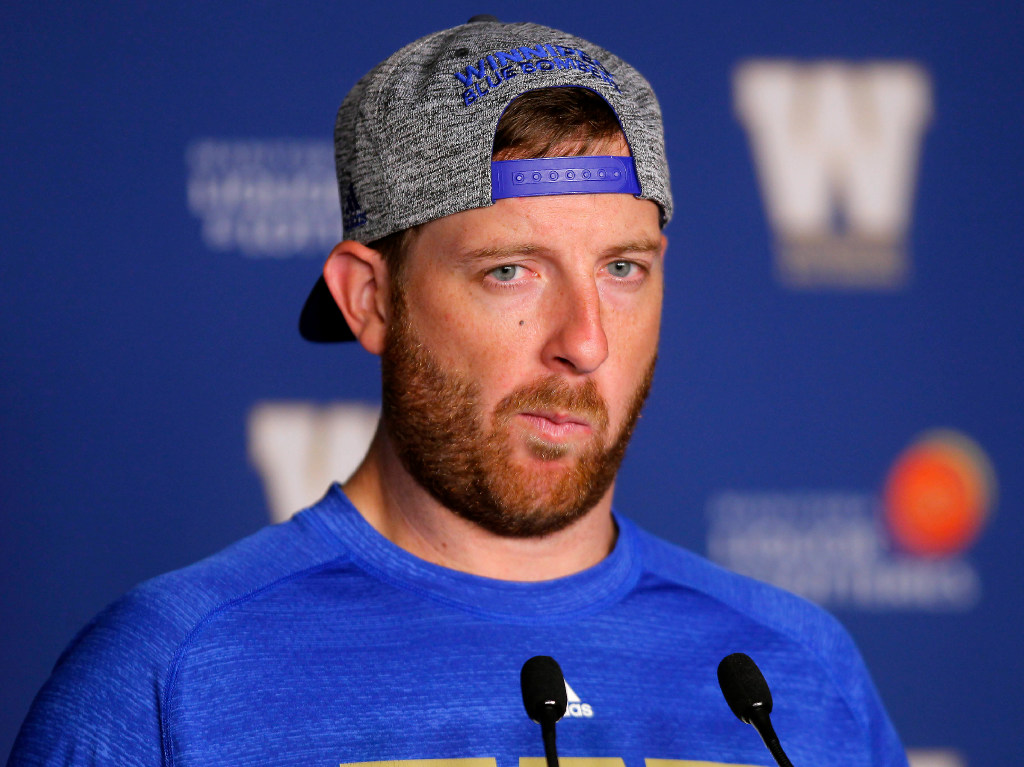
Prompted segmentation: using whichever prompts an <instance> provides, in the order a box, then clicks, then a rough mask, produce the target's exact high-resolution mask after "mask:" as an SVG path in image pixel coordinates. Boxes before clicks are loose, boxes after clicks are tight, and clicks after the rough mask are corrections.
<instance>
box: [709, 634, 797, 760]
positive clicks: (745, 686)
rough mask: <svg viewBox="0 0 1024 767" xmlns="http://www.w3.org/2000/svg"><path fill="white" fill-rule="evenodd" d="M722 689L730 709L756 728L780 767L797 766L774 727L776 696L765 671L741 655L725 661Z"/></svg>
mask: <svg viewBox="0 0 1024 767" xmlns="http://www.w3.org/2000/svg"><path fill="white" fill-rule="evenodd" d="M718 686H719V687H721V688H722V695H724V696H725V702H726V703H728V704H729V708H731V709H732V712H733V713H734V714H736V716H737V717H738V718H739V720H740V721H741V722H745V723H746V724H749V725H753V727H754V729H755V730H757V734H758V735H760V736H761V740H763V741H764V744H765V745H766V746H767V747H768V751H769V752H770V753H771V755H772V758H773V759H775V761H776V763H777V764H778V765H779V767H793V763H792V762H791V761H789V757H787V756H786V752H785V751H783V750H782V746H781V745H780V744H779V738H778V736H776V734H775V730H774V729H773V728H772V722H771V719H770V718H769V716H768V715H769V714H771V712H772V694H771V691H769V689H768V683H767V682H766V681H765V680H764V675H762V674H761V669H759V668H758V667H757V664H756V663H754V661H752V660H751V659H750V656H749V655H744V654H743V653H741V652H736V653H733V654H732V655H727V656H726V657H724V658H722V662H721V663H719V664H718Z"/></svg>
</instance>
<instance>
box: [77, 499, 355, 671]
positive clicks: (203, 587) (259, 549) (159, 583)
mask: <svg viewBox="0 0 1024 767" xmlns="http://www.w3.org/2000/svg"><path fill="white" fill-rule="evenodd" d="M329 505H330V494H329V495H328V497H327V498H325V499H323V500H321V501H320V502H319V503H317V504H316V505H314V506H312V507H310V508H309V509H306V510H304V511H302V512H300V513H298V514H296V515H295V516H294V517H292V518H291V519H289V520H287V521H286V522H282V523H279V524H275V525H269V526H266V527H264V528H262V529H260V530H258V531H256V532H255V533H253V534H252V535H249V536H247V537H245V538H242V539H241V540H238V541H236V542H234V543H232V544H231V545H229V546H227V547H226V548H224V549H222V550H220V551H218V552H217V553H215V554H213V555H211V556H209V557H206V558H205V559H202V560H200V561H198V562H195V563H193V564H191V565H188V566H186V567H183V568H181V569H178V570H173V571H170V572H167V573H164V574H162V575H158V576H156V577H154V578H151V579H149V580H147V581H144V582H142V583H141V584H139V585H138V586H136V587H135V588H133V589H132V590H131V591H129V592H128V593H126V594H125V595H124V596H122V597H121V598H120V599H118V600H117V601H115V602H114V603H113V604H111V605H110V606H109V607H107V608H106V609H105V610H104V611H103V612H102V613H100V615H99V616H97V618H96V619H94V620H93V621H92V622H91V623H90V624H89V625H88V626H86V628H85V629H84V630H83V632H82V633H81V635H87V634H88V633H90V632H91V631H93V630H95V628H96V627H97V626H107V627H110V626H117V625H130V626H136V627H146V628H149V629H153V630H154V631H153V633H152V634H151V636H153V637H157V636H159V637H163V638H164V642H165V643H166V644H167V647H165V648H164V650H165V651H167V650H170V649H171V648H172V647H173V646H175V645H176V644H177V643H179V642H181V641H182V640H183V639H184V638H185V636H186V635H187V634H188V632H190V631H191V630H193V629H195V628H196V627H197V626H198V625H199V624H201V623H202V622H203V621H204V620H207V619H208V618H209V617H210V616H211V615H213V614H215V613H217V612H218V611H221V610H224V609H228V608H230V607H231V606H232V605H235V604H239V603H241V602H244V601H245V600H247V599H250V598H252V597H254V596H256V595H258V594H262V593H266V592H267V591H269V590H272V589H274V588H275V587H277V586H279V585H281V584H284V583H287V582H291V581H294V580H296V579H300V578H302V577H303V576H304V575H307V574H310V573H313V572H316V571H317V570H319V569H322V568H323V567H325V566H328V565H330V564H332V563H335V562H338V561H339V560H343V559H345V558H346V556H347V553H346V551H345V549H344V547H342V546H340V545H339V542H338V541H337V540H336V539H333V538H332V537H331V536H330V535H329V534H327V533H326V532H325V530H324V528H323V526H322V525H321V524H319V522H318V516H320V515H322V514H323V513H325V509H324V507H325V506H329ZM81 635H80V636H81Z"/></svg>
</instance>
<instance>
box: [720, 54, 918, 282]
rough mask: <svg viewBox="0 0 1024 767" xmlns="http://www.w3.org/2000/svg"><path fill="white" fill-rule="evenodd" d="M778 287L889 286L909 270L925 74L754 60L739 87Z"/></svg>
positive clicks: (905, 68)
mask: <svg viewBox="0 0 1024 767" xmlns="http://www.w3.org/2000/svg"><path fill="white" fill-rule="evenodd" d="M733 95H734V101H735V108H736V112H737V115H738V117H739V119H740V121H741V122H742V123H743V125H744V127H745V128H746V129H747V133H748V135H749V137H750V144H751V148H752V152H753V155H754V160H755V162H756V164H757V169H758V175H759V178H760V183H761V189H762V193H763V195H764V200H765V206H766V208H767V211H768V217H769V220H770V221H771V224H772V227H773V228H774V230H775V235H776V240H777V246H778V260H777V266H778V271H779V276H780V278H781V279H782V280H783V281H784V282H786V283H788V284H791V285H794V286H803V287H826V286H831V287H873V288H894V287H899V286H900V285H902V284H903V282H904V281H905V279H906V275H907V271H908V268H909V267H908V263H907V262H908V258H907V254H906V235H907V230H908V228H909V225H910V219H911V208H912V204H913V194H914V180H915V176H916V173H917V164H918V156H919V154H920V143H921V136H922V133H923V131H924V128H925V126H926V125H927V123H928V121H929V120H930V118H931V113H932V99H931V84H930V80H929V78H928V75H927V73H925V72H924V71H923V70H922V69H921V68H920V67H919V66H917V65H915V64H908V63H889V64H884V63H869V64H863V65H853V64H843V63H839V62H823V63H817V64H798V63H794V62H786V61H750V62H747V63H745V64H742V65H741V66H740V67H738V68H737V70H736V72H735V76H734V79H733Z"/></svg>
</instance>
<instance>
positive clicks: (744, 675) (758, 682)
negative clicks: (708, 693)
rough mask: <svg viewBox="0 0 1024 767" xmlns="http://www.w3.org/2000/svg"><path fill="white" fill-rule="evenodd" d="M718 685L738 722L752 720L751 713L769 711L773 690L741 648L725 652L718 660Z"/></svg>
mask: <svg viewBox="0 0 1024 767" xmlns="http://www.w3.org/2000/svg"><path fill="white" fill-rule="evenodd" d="M718 686H719V687H721V688H722V695H724V696H725V702H726V703H728V704H729V708H731V709H732V712H733V713H734V714H736V716H737V717H739V720H740V721H741V722H745V723H746V724H752V722H751V715H752V714H756V713H758V712H761V713H764V714H770V713H771V712H772V694H771V692H770V691H769V690H768V683H767V682H766V681H765V680H764V676H763V675H762V674H761V669H759V668H758V667H757V664H756V663H754V661H752V660H751V659H750V656H749V655H744V654H743V653H741V652H736V653H733V654H732V655H727V656H726V657H724V658H723V659H722V662H721V663H719V664H718Z"/></svg>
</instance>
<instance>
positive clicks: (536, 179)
mask: <svg viewBox="0 0 1024 767" xmlns="http://www.w3.org/2000/svg"><path fill="white" fill-rule="evenodd" d="M600 193H619V194H634V195H635V194H640V182H639V181H637V178H636V167H635V166H634V165H633V158H632V157H614V156H604V157H595V156H592V155H584V156H581V157H539V158H534V159H529V160H495V161H493V162H491V199H492V200H501V199H503V198H505V197H535V196H538V195H542V194H600Z"/></svg>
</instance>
